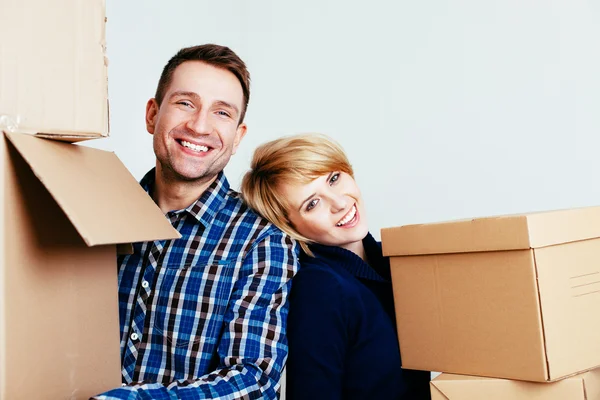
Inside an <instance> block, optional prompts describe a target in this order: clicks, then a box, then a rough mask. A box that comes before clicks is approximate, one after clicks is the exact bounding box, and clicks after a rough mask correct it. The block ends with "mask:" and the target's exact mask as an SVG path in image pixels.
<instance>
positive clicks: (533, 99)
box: [90, 0, 600, 237]
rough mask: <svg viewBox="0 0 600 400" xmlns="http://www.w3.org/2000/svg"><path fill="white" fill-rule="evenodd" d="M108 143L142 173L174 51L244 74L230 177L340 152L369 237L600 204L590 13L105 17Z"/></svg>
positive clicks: (543, 1)
mask: <svg viewBox="0 0 600 400" xmlns="http://www.w3.org/2000/svg"><path fill="white" fill-rule="evenodd" d="M107 17H108V23H107V43H108V57H109V60H110V64H109V82H110V88H109V92H110V93H109V99H110V115H111V137H110V138H109V139H103V140H100V141H96V142H95V143H91V144H90V145H92V146H96V147H100V148H104V149H109V150H114V151H115V152H116V153H117V155H118V156H119V157H120V158H121V159H122V160H123V162H124V163H125V165H126V166H127V167H128V168H129V169H130V170H131V172H132V173H133V174H134V175H135V176H136V178H141V177H142V175H143V174H144V173H145V172H146V171H147V170H148V169H149V168H151V167H152V166H153V164H154V156H153V153H152V146H151V136H150V135H149V134H147V133H146V131H145V126H144V107H145V103H146V100H147V99H148V98H149V97H152V95H153V93H154V90H155V87H156V83H157V80H158V77H159V75H160V72H161V70H162V67H163V66H164V64H165V63H166V62H167V60H168V59H169V58H170V57H171V56H172V55H173V54H174V53H175V52H176V51H177V50H178V49H179V48H181V47H184V46H188V45H194V44H200V43H207V42H214V43H219V44H224V45H227V46H230V47H231V48H232V49H233V50H235V51H236V52H237V53H238V54H239V55H240V56H241V57H242V58H243V59H244V60H245V61H246V62H247V64H248V67H249V70H250V73H251V75H252V92H251V100H250V106H249V109H248V116H247V122H248V125H249V133H248V135H247V136H246V139H244V142H243V143H242V146H241V150H240V151H239V152H238V154H237V155H236V156H234V158H233V159H232V161H231V163H230V165H229V166H228V168H227V169H226V172H227V175H228V177H229V180H230V182H231V183H232V185H233V186H234V187H238V185H239V182H240V179H241V176H242V174H243V173H244V171H245V170H246V169H247V168H248V165H249V160H250V158H251V155H252V151H253V149H254V148H255V147H256V146H257V145H258V144H259V143H262V142H264V141H267V140H270V139H272V138H275V137H278V136H281V135H284V134H289V133H295V132H307V131H313V132H322V133H326V134H328V135H330V136H332V137H334V138H335V139H337V140H338V141H339V142H340V143H341V144H342V145H343V146H344V147H345V149H346V151H347V153H348V154H349V156H350V159H351V161H352V163H353V165H354V167H355V170H356V176H357V181H358V183H359V184H360V186H361V188H362V191H363V195H364V198H365V200H366V204H367V213H368V216H369V219H370V225H371V230H372V231H373V233H374V234H375V236H376V237H379V229H380V228H382V227H386V226H394V225H400V224H407V223H419V222H430V221H438V220H447V219H454V218H467V217H474V216H483V215H494V214H505V213H516V212H526V211H537V210H548V209H557V208H569V207H578V206H586V205H598V204H600V184H599V183H598V179H597V177H598V172H599V171H600V157H598V156H597V154H598V149H599V145H600V137H599V133H600V73H599V71H600V51H598V43H600V23H599V22H600V3H599V2H597V1H592V0H589V1H584V0H563V1H558V0H539V1H534V0H488V1H479V0H465V1H458V0H455V1H442V0H421V1H392V0H388V1H382V0H371V1H369V2H364V1H363V2H355V3H354V4H350V2H347V1H342V0H336V1H324V0H319V1H316V0H305V1H302V2H291V1H262V0H254V1H245V0H235V1H220V2H215V1H199V0H187V1H183V0H178V1H171V2H166V1H164V0H161V1H158V0H152V1H150V0H143V1H142V0H136V1H134V0H129V1H122V0H121V1H117V0H108V1H107Z"/></svg>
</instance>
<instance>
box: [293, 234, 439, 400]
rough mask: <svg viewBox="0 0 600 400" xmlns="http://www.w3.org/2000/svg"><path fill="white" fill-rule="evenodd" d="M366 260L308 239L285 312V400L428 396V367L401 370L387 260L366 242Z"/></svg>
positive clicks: (372, 242)
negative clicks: (310, 254) (307, 245)
mask: <svg viewBox="0 0 600 400" xmlns="http://www.w3.org/2000/svg"><path fill="white" fill-rule="evenodd" d="M363 244H364V246H365V251H366V255H367V259H368V260H369V264H370V265H369V264H367V263H366V262H364V261H363V260H362V259H361V258H360V257H358V256H357V255H356V254H354V253H352V252H351V251H348V250H345V249H343V248H341V247H331V246H323V245H311V246H310V249H311V250H312V251H313V253H314V254H315V257H314V258H313V257H310V256H307V255H306V254H302V256H301V258H300V271H299V272H298V274H297V275H296V276H295V277H294V280H293V283H292V291H291V294H290V312H289V316H288V339H289V346H290V352H289V358H288V363H287V399H289V400H297V399H302V400H306V399H310V400H317V399H324V400H336V399H344V400H348V399H377V400H379V399H382V400H385V399H393V400H396V399H402V400H421V399H430V394H429V379H430V374H429V372H426V371H409V370H402V369H401V368H400V365H401V362H400V350H399V347H398V338H397V336H396V325H395V317H394V303H393V295H392V285H391V280H390V266H389V261H388V260H387V258H385V257H383V255H382V253H381V245H380V244H379V243H378V242H377V241H375V239H374V238H373V237H372V236H371V235H370V234H369V235H367V237H366V238H365V239H364V240H363Z"/></svg>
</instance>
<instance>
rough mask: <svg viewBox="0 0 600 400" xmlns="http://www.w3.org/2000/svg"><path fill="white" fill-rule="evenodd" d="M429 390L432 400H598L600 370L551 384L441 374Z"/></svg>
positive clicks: (433, 381)
mask: <svg viewBox="0 0 600 400" xmlns="http://www.w3.org/2000/svg"><path fill="white" fill-rule="evenodd" d="M430 387H431V400H482V399H485V400H507V399H510V400H598V399H600V369H595V370H592V371H588V372H585V373H583V374H579V375H574V376H571V377H568V378H565V379H563V380H560V381H558V382H551V383H539V382H523V381H513V380H507V379H495V378H483V377H476V376H465V375H452V374H441V375H439V376H437V377H436V378H435V379H433V380H432V381H431V382H430Z"/></svg>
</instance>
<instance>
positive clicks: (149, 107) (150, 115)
mask: <svg viewBox="0 0 600 400" xmlns="http://www.w3.org/2000/svg"><path fill="white" fill-rule="evenodd" d="M157 114H158V103H157V102H156V99H154V98H152V99H150V100H148V103H146V130H147V131H148V133H150V134H151V135H154V128H155V126H156V116H157Z"/></svg>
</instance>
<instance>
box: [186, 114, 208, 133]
mask: <svg viewBox="0 0 600 400" xmlns="http://www.w3.org/2000/svg"><path fill="white" fill-rule="evenodd" d="M186 126H187V127H188V129H190V130H192V131H194V132H195V133H198V134H201V135H208V134H210V133H211V132H212V124H211V122H210V116H209V115H208V113H207V112H204V111H202V110H199V111H198V112H196V113H194V115H193V116H191V117H190V119H189V120H188V122H187V124H186Z"/></svg>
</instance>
